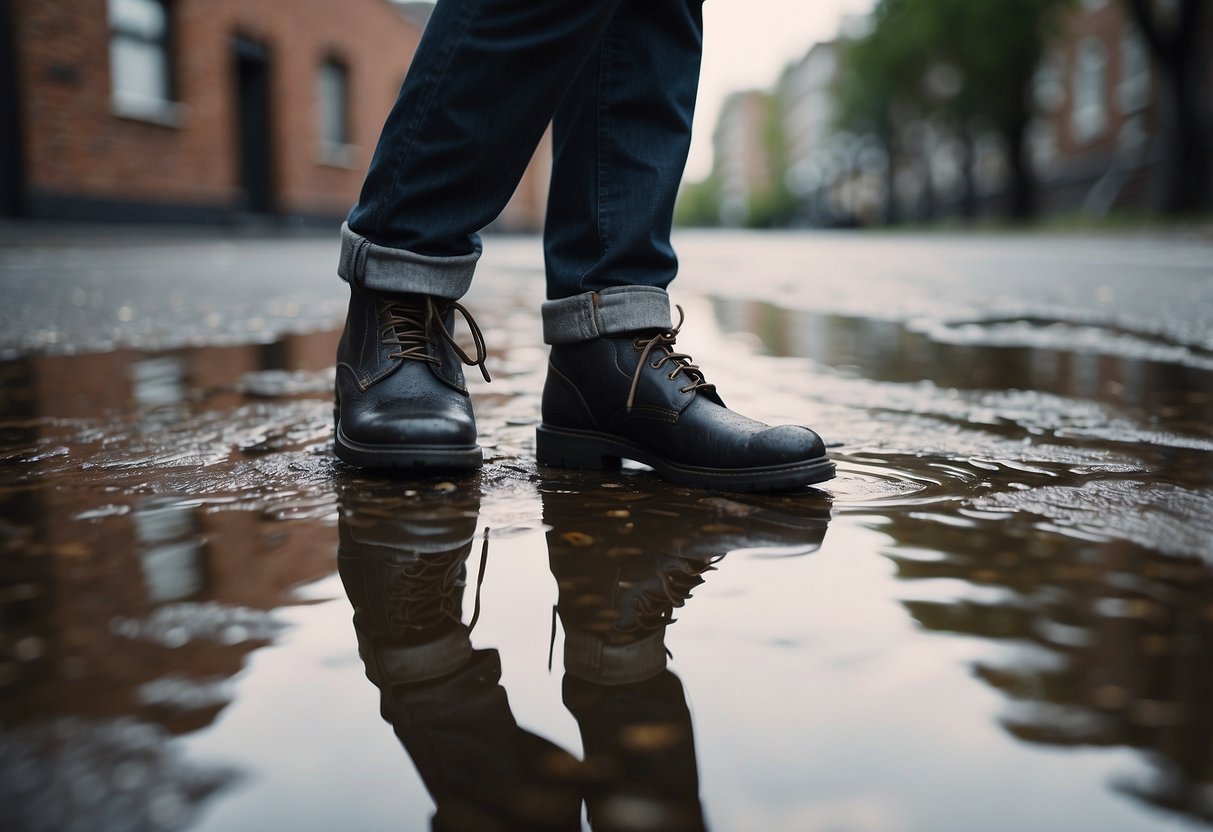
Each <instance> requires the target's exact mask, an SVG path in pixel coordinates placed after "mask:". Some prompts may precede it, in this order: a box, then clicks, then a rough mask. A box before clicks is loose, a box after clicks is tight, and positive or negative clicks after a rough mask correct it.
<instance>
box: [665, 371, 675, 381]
mask: <svg viewBox="0 0 1213 832" xmlns="http://www.w3.org/2000/svg"><path fill="white" fill-rule="evenodd" d="M665 377H666V378H668V379H669V380H670V381H673V380H674V374H673V373H666V374H665Z"/></svg>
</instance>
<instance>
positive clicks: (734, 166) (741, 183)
mask: <svg viewBox="0 0 1213 832" xmlns="http://www.w3.org/2000/svg"><path fill="white" fill-rule="evenodd" d="M770 117H771V97H770V96H769V95H768V94H766V93H764V92H759V91H758V90H749V91H746V92H737V93H733V94H732V95H730V96H729V97H728V98H727V99H726V100H725V102H724V106H723V107H722V108H721V111H720V119H719V120H718V121H717V122H716V131H715V133H714V134H713V136H712V146H713V153H714V166H715V167H714V175H715V176H716V177H717V180H718V182H719V191H718V199H719V206H720V209H719V210H720V224H721V225H726V226H740V225H744V224H745V222H746V220H747V218H748V217H749V213H750V207H751V201H752V199H753V197H754V195H755V194H756V193H758V192H761V191H763V190H765V189H766V188H768V187H769V186H770V184H771V183H770V168H771V165H770V156H769V153H768V148H767V143H766V141H765V136H764V134H765V129H766V126H767V122H768V120H769V118H770Z"/></svg>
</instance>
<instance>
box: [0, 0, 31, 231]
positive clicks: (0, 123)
mask: <svg viewBox="0 0 1213 832" xmlns="http://www.w3.org/2000/svg"><path fill="white" fill-rule="evenodd" d="M13 15H14V10H13V4H12V0H0V217H19V216H21V214H22V212H23V209H24V207H25V206H24V205H23V200H22V197H23V191H24V189H25V176H24V170H23V169H22V164H23V154H22V150H23V148H22V145H21V106H20V102H19V99H18V91H19V87H18V83H17V39H16V34H15V32H14V24H15V18H14V16H13Z"/></svg>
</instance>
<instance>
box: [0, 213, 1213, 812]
mask: <svg viewBox="0 0 1213 832" xmlns="http://www.w3.org/2000/svg"><path fill="white" fill-rule="evenodd" d="M0 232H2V233H0V276H2V280H3V285H4V287H5V290H6V296H7V298H8V302H7V303H6V304H5V305H4V307H3V308H2V309H0V376H2V378H3V384H2V391H3V392H2V393H0V464H2V465H3V470H4V480H3V485H2V486H0V549H2V554H0V625H2V631H0V806H3V807H4V809H3V811H4V818H5V820H4V821H3V823H2V824H0V826H2V827H3V828H4V829H6V830H7V829H16V830H59V829H72V830H75V829H81V830H120V829H123V830H125V829H135V830H144V829H147V830H151V829H165V830H169V829H173V830H175V829H199V830H202V829H205V830H212V829H213V830H243V829H250V830H252V829H278V828H294V829H302V830H313V829H314V830H320V829H333V828H351V829H359V830H363V829H365V830H378V829H394V830H395V829H426V828H429V827H430V825H431V822H434V823H436V824H446V826H445V827H443V828H453V829H491V828H501V827H504V828H511V826H512V827H513V828H527V829H542V828H578V825H579V823H582V822H585V823H586V824H587V825H589V821H583V818H584V817H585V816H586V815H588V818H589V819H590V820H592V823H593V828H595V829H696V828H701V827H702V826H705V825H706V826H707V827H708V828H711V829H716V830H741V829H747V830H748V829H764V830H820V832H827V830H828V831H829V832H835V831H837V832H844V831H845V832H910V831H911V830H927V831H928V832H939V830H945V831H946V830H958V831H959V830H964V831H965V832H968V830H975V829H981V830H1025V829H1035V830H1088V829H1090V830H1126V831H1128V830H1134V831H1136V830H1163V829H1192V828H1198V829H1199V828H1213V707H1211V705H1213V473H1211V472H1213V245H1211V244H1210V243H1209V242H1208V241H1201V240H1191V239H1179V238H1171V239H1156V238H1155V239H1151V238H1122V239H1115V238H1072V237H1033V236H1019V235H1006V236H986V237H950V236H941V235H929V236H915V235H804V234H786V235H769V236H761V235H751V234H742V233H730V234H717V235H706V234H705V235H687V236H685V237H683V238H682V239H681V245H680V251H681V253H682V255H683V263H684V266H683V269H684V271H683V274H684V277H683V278H682V279H681V280H680V283H679V284H677V285H676V286H675V292H674V295H675V300H676V301H677V302H679V303H681V304H682V305H683V306H684V308H685V310H686V313H687V319H688V323H687V325H686V328H685V331H684V332H685V334H684V336H683V337H680V339H679V344H680V347H685V348H686V351H688V352H690V353H692V354H693V355H694V356H695V359H696V362H697V363H699V364H700V365H701V366H703V367H704V368H705V369H706V371H707V372H708V375H709V379H710V380H711V381H714V382H716V383H717V385H718V386H719V388H720V390H721V391H722V394H723V395H724V397H725V399H726V401H728V402H729V403H730V404H732V405H734V406H735V407H737V408H738V409H740V410H743V412H746V413H748V414H749V415H753V416H756V417H759V418H764V419H766V420H769V421H774V422H794V421H803V422H805V423H807V424H810V425H812V426H814V427H815V428H817V429H818V430H819V431H820V432H821V433H822V434H823V435H825V436H826V437H827V439H828V440H830V441H832V442H834V443H837V444H836V447H835V448H834V449H833V451H832V453H833V456H834V458H835V460H836V461H837V463H838V467H839V477H838V479H836V480H834V481H832V482H830V483H828V484H826V485H825V486H824V487H822V488H820V489H806V490H804V491H801V492H797V493H788V494H780V495H774V496H755V495H747V496H742V495H731V494H718V493H709V492H700V491H693V490H689V489H683V488H678V487H673V486H670V485H667V484H664V483H662V482H660V481H658V480H656V479H654V478H653V477H652V476H651V475H650V474H648V473H647V472H646V471H644V470H642V469H640V468H636V469H628V470H625V471H623V472H622V473H618V474H613V475H607V476H600V475H587V474H575V473H565V472H558V471H552V470H548V469H537V468H536V466H535V464H534V460H533V457H532V451H533V444H534V437H533V430H534V424H535V421H536V418H537V415H538V405H539V393H540V388H541V385H542V370H543V364H544V358H545V352H544V350H543V349H542V348H541V346H540V344H539V343H538V341H539V339H538V322H537V316H536V313H535V310H536V306H537V304H538V302H539V300H540V298H541V293H542V287H541V285H540V284H541V280H540V273H541V265H540V259H539V253H538V246H537V243H536V242H535V241H534V240H531V239H526V238H518V239H510V238H492V239H490V240H489V241H488V247H487V254H486V257H485V259H484V261H483V264H482V268H481V272H480V275H479V276H478V280H477V285H476V286H475V287H474V289H473V292H472V294H471V295H470V296H469V297H468V298H467V300H466V304H467V305H468V306H469V308H470V309H471V311H472V312H473V314H475V315H476V317H477V320H478V321H479V323H480V324H481V326H482V327H483V329H484V332H485V336H486V340H487V341H488V343H489V346H490V349H491V357H490V369H491V370H492V372H493V375H494V381H493V383H492V384H490V385H485V384H483V383H481V382H480V381H479V380H473V381H472V382H471V385H472V389H473V392H474V395H475V398H476V405H477V416H478V420H479V422H480V429H481V442H482V445H484V447H485V455H486V466H485V468H484V470H483V471H482V472H480V473H478V474H476V475H474V476H463V477H456V478H442V477H435V478H431V479H426V480H417V481H412V480H406V479H383V478H378V477H368V476H365V475H363V474H361V473H359V472H357V471H355V470H353V469H350V468H347V467H345V466H343V465H341V464H340V463H338V462H336V461H335V460H334V459H333V457H332V456H331V454H330V453H329V450H328V445H329V441H330V438H331V431H332V421H331V420H332V416H331V401H330V398H329V396H330V389H331V384H332V367H331V364H332V352H333V348H334V345H335V340H336V336H337V333H336V332H335V328H336V327H337V326H339V323H340V317H341V314H342V309H343V294H344V288H343V286H342V285H341V284H340V283H339V282H338V281H337V280H336V279H335V278H334V277H333V274H332V269H333V266H334V264H335V249H334V247H333V245H332V243H331V242H330V241H329V240H327V239H322V240H317V239H315V238H314V237H300V238H297V239H285V238H277V239H268V240H267V239H256V238H244V239H239V238H230V237H218V236H216V235H213V234H201V233H194V234H184V233H181V232H164V231H160V232H152V233H149V234H144V233H136V232H133V231H130V230H124V231H118V232H111V231H108V230H104V229H83V230H80V229H76V230H71V231H69V232H65V231H63V230H59V229H53V228H52V229H32V230H31V229H19V230H18V231H14V229H12V228H5V229H0ZM355 608H356V609H357V610H358V613H357V615H354V614H353V609H355ZM435 813H437V819H436V820H433V821H432V819H433V818H434V817H435ZM493 821H496V822H497V826H496V827H495V826H494V825H493V823H492V822H493Z"/></svg>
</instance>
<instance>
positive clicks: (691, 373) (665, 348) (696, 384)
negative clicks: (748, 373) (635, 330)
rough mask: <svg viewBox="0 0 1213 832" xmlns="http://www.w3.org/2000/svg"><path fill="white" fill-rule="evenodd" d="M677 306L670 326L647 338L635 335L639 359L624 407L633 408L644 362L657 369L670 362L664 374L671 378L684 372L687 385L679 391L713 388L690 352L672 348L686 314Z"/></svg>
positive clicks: (714, 386)
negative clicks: (669, 367)
mask: <svg viewBox="0 0 1213 832" xmlns="http://www.w3.org/2000/svg"><path fill="white" fill-rule="evenodd" d="M675 308H676V309H677V310H678V324H677V326H675V327H674V328H673V329H668V330H666V331H665V332H658V333H657V334H656V335H653V336H651V337H649V338H634V339H632V346H633V347H634V348H635V349H637V350H640V360H639V361H637V362H636V372H635V373H633V374H632V386H631V387H630V388H629V389H628V399H627V404H626V405H625V407H626V409H627V410H631V409H632V405H633V404H635V402H636V390H637V389H638V388H639V387H640V376H641V374H642V373H643V372H644V369H645V366H646V365H647V366H649V367H652V368H653V369H654V370H660V369H661V368H662V367H664V366H665V365H666V364H671V365H672V366H673V369H672V370H670V371H669V372H668V373H666V378H668V379H669V380H670V381H673V380H674V379H676V378H678V377H679V376H683V377H684V378H685V379H686V380H687V382H688V383H687V385H686V386H684V387H680V388H678V389H679V392H681V393H690V392H691V391H692V390H709V391H714V390H715V389H716V385H715V384H711V383H710V382H708V380H707V379H706V378H705V377H704V375H703V371H702V370H700V369H699V367H698V366H697V365H696V364H694V363H692V361H691V356H690V355H688V354H686V353H684V352H675V351H674V341H675V339H676V338H677V337H678V331H679V330H680V329H682V322H683V320H685V318H686V315H685V314H684V313H683V311H682V307H681V306H675ZM654 353H656V354H657V358H655V359H654V360H653V361H652V362H651V363H650V361H649V359H650V358H652V356H653V354H654Z"/></svg>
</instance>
